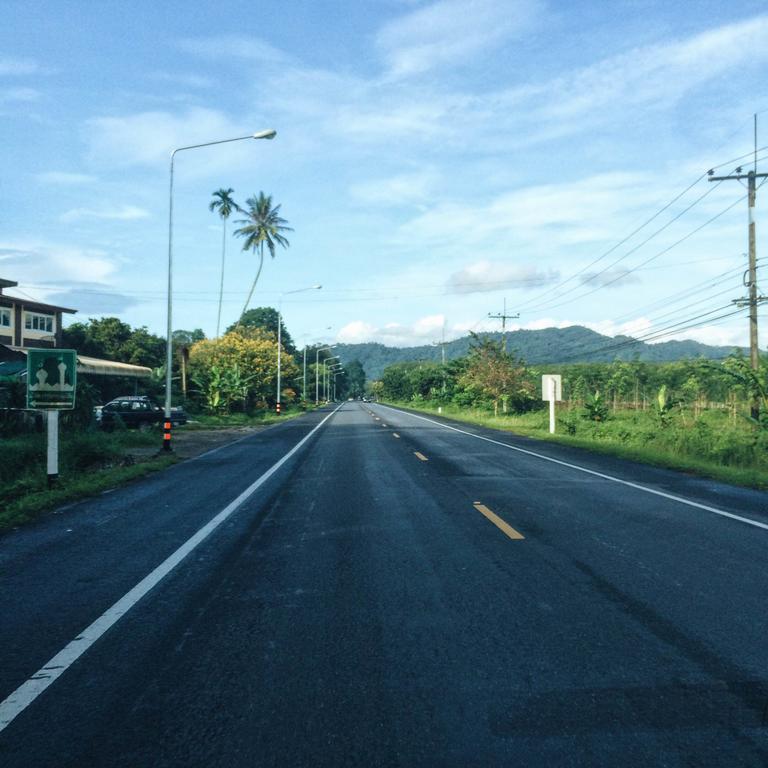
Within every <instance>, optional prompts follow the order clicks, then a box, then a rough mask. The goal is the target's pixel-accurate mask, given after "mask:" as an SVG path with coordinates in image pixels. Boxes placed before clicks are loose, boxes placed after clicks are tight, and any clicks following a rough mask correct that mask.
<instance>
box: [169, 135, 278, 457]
mask: <svg viewBox="0 0 768 768" xmlns="http://www.w3.org/2000/svg"><path fill="white" fill-rule="evenodd" d="M276 135H277V131H275V130H274V129H272V128H270V129H268V130H265V131H258V132H256V133H250V134H248V135H247V136H236V137H235V138H234V139H220V140H219V141H207V142H205V144H190V145H189V146H188V147H178V148H176V149H174V150H173V152H171V183H170V189H169V193H168V338H167V341H166V348H165V368H166V370H165V420H164V423H163V448H164V449H165V450H166V451H170V450H171V369H172V368H173V339H172V338H171V335H172V333H173V322H172V319H171V306H172V296H173V161H174V160H175V159H176V153H177V152H183V151H185V150H187V149H199V148H200V147H212V146H213V145H214V144H229V143H230V142H233V141H244V140H245V139H274V138H275V136H276Z"/></svg>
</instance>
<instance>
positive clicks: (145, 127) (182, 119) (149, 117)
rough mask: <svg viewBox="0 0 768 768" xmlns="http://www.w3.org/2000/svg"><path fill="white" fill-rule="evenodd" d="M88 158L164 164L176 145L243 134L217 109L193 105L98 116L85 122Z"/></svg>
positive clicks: (116, 163)
mask: <svg viewBox="0 0 768 768" xmlns="http://www.w3.org/2000/svg"><path fill="white" fill-rule="evenodd" d="M85 130H86V139H87V142H88V144H89V155H90V157H91V159H92V160H93V161H95V162H97V163H99V164H104V165H107V166H112V167H117V168H120V167H126V166H131V165H151V166H158V165H165V164H166V163H168V162H169V161H170V158H171V152H172V151H173V150H174V149H176V148H178V147H185V146H190V145H192V144H202V143H205V142H208V141H215V140H217V139H218V138H220V137H229V136H245V135H247V134H248V133H249V131H248V130H243V128H242V127H236V126H234V125H233V124H232V123H231V122H230V121H229V120H228V119H227V118H226V117H225V116H224V115H223V114H222V113H221V112H217V111H215V110H211V109H203V108H201V107H194V108H191V109H187V110H186V111H184V112H181V113H178V114H171V113H169V112H140V113H137V114H134V115H124V116H122V117H98V118H93V119H91V120H88V121H87V123H86V127H85Z"/></svg>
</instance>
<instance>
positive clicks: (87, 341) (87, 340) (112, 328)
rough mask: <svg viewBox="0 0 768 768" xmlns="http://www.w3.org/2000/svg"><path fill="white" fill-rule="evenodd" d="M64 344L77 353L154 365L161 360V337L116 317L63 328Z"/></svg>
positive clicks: (149, 365) (122, 361) (157, 364)
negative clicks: (132, 326)
mask: <svg viewBox="0 0 768 768" xmlns="http://www.w3.org/2000/svg"><path fill="white" fill-rule="evenodd" d="M62 346H63V347H65V348H71V349H76V350H77V351H78V353H79V354H81V355H87V356H89V357H98V358H102V359H105V360H116V361H117V362H121V363H132V364H133V365H145V366H147V367H149V368H157V367H158V366H160V365H162V364H163V361H164V360H165V339H163V338H162V337H160V336H155V335H154V334H152V333H150V332H149V331H148V330H147V329H146V328H145V327H141V328H131V326H130V325H128V323H124V322H122V321H121V320H119V319H118V318H116V317H102V318H100V319H96V318H90V319H89V320H88V321H87V322H85V323H72V325H70V326H68V327H67V328H64V330H63V343H62Z"/></svg>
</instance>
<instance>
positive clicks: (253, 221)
mask: <svg viewBox="0 0 768 768" xmlns="http://www.w3.org/2000/svg"><path fill="white" fill-rule="evenodd" d="M245 204H246V205H247V206H248V209H247V210H246V211H244V213H245V214H246V216H247V218H245V219H240V220H238V222H237V223H238V224H243V225H244V226H242V227H240V229H236V230H235V234H236V235H237V236H238V237H244V238H245V242H244V243H243V250H244V251H247V250H249V249H250V248H253V253H254V255H255V254H256V250H257V249H258V252H259V268H258V270H257V271H256V277H255V278H254V279H253V284H252V285H251V290H250V292H249V293H248V298H247V299H246V300H245V306H244V307H243V311H242V312H241V313H240V317H242V316H243V315H244V314H245V311H246V309H248V304H249V303H250V301H251V297H252V296H253V292H254V290H255V289H256V283H257V282H258V281H259V276H260V275H261V268H262V267H263V266H264V246H265V245H266V246H267V249H268V250H269V255H270V256H271V257H272V258H273V259H274V258H275V246H276V245H281V246H282V247H283V248H287V247H288V246H289V245H290V243H289V242H288V240H287V239H286V238H285V237H284V236H283V234H282V233H283V232H293V230H292V229H291V228H290V227H289V226H287V224H288V222H287V221H286V220H285V219H283V218H281V217H280V215H279V213H280V206H279V205H276V206H275V207H274V208H273V207H272V195H265V194H264V193H263V192H259V196H258V197H256V196H254V197H249V198H248V199H247V200H246V201H245ZM238 322H239V321H238Z"/></svg>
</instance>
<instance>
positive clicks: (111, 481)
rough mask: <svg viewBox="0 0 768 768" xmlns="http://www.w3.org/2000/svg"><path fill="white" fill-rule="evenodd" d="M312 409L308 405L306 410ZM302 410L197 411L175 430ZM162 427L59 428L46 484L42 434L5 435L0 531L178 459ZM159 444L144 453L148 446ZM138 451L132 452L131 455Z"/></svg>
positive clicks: (275, 419) (257, 422)
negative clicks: (164, 446) (53, 475)
mask: <svg viewBox="0 0 768 768" xmlns="http://www.w3.org/2000/svg"><path fill="white" fill-rule="evenodd" d="M312 408H314V405H312V406H308V408H307V411H308V410H311V409H312ZM302 413H305V411H304V410H303V409H301V408H298V407H295V406H294V407H292V408H289V409H287V410H285V411H283V413H281V414H280V415H278V414H276V413H274V412H273V411H266V410H265V411H259V412H257V413H255V414H252V415H248V414H242V413H236V414H228V415H217V416H212V415H209V414H202V415H195V416H194V417H193V419H192V420H190V422H189V423H188V424H185V425H184V426H182V427H177V428H176V430H175V431H178V430H179V429H180V430H183V431H185V432H186V431H196V430H210V429H227V428H232V427H252V426H270V425H272V424H277V423H280V422H283V421H288V420H289V419H293V418H296V417H297V416H300V415H301V414H302ZM160 443H161V431H160V430H159V429H152V430H149V431H146V432H142V431H140V430H128V429H116V430H114V431H113V432H103V431H101V430H88V431H84V432H69V433H68V432H62V434H61V441H60V445H59V477H58V481H57V483H56V485H55V487H54V488H50V489H49V488H48V477H47V474H46V436H45V435H44V434H25V435H22V436H18V437H9V438H4V439H3V441H2V447H3V461H2V462H0V499H2V505H0V532H2V531H5V530H8V529H9V528H13V527H15V526H18V525H21V524H23V523H28V522H31V521H32V520H35V519H36V518H38V517H40V516H41V515H42V514H44V513H45V512H48V511H49V510H51V509H55V508H56V507H58V506H61V505H62V504H67V503H69V502H73V501H77V500H79V499H82V498H86V497H88V496H93V495H95V494H98V493H102V492H103V491H105V490H109V489H112V488H116V487H118V486H120V485H124V484H125V483H127V482H130V481H131V480H135V479H136V478H139V477H143V476H145V475H147V474H150V473H151V472H157V471H158V470H161V469H165V468H166V467H169V466H170V465H171V464H174V463H176V462H177V461H179V458H178V456H176V455H175V454H171V455H168V454H165V453H162V452H161V451H160V450H159V447H160ZM152 447H156V448H158V452H157V454H153V455H150V456H146V453H147V449H148V448H152ZM132 451H136V454H134V453H132Z"/></svg>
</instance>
